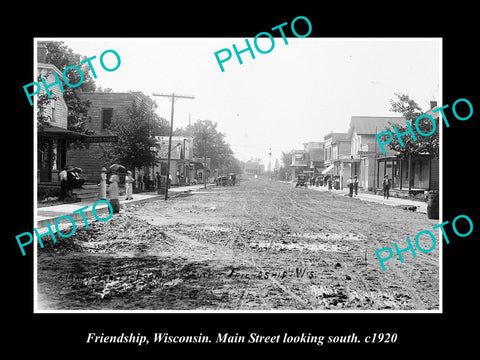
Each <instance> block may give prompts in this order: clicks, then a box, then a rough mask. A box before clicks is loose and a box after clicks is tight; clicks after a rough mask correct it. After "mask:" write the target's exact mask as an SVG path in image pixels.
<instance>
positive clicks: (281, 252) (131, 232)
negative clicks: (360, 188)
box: [38, 179, 439, 311]
mask: <svg viewBox="0 0 480 360" xmlns="http://www.w3.org/2000/svg"><path fill="white" fill-rule="evenodd" d="M434 224H435V222H434V221H432V220H428V219H427V217H426V215H425V214H420V213H412V212H407V211H405V210H402V209H398V208H394V207H388V206H386V205H381V204H374V203H367V202H362V201H360V200H356V199H351V198H347V197H342V196H338V195H335V194H332V193H329V192H317V191H309V190H308V189H300V188H294V187H292V186H290V185H288V184H283V183H277V182H273V181H267V180H262V179H257V180H254V179H251V180H244V181H242V182H241V183H240V185H239V186H235V187H212V188H208V189H206V190H205V191H199V192H196V193H195V194H193V195H191V196H187V197H181V198H176V199H172V200H169V201H163V200H157V201H152V202H149V203H145V204H142V205H138V206H137V205H134V204H132V205H129V206H128V207H127V208H126V209H124V210H122V213H121V214H120V215H116V216H115V217H114V218H113V219H112V220H110V221H108V222H106V223H94V224H92V226H91V229H78V230H77V234H75V235H74V236H72V237H71V238H69V239H64V240H61V241H62V242H65V241H69V242H70V243H69V245H68V246H67V245H62V244H60V243H59V244H56V245H54V246H51V247H47V248H45V249H43V250H41V251H39V254H38V291H39V299H40V300H41V304H40V303H39V307H40V308H41V307H43V308H59V309H113V310H115V309H123V310H125V309H132V310H134V309H139V310H141V309H149V310H207V309H208V310H266V311H267V310H380V309H381V310H389V309H393V310H413V309H415V310H426V309H437V308H438V304H439V280H438V276H439V275H438V274H439V272H438V249H435V250H434V251H432V252H430V253H427V254H423V253H422V254H420V255H418V257H417V258H416V259H414V258H413V257H412V256H408V254H405V258H406V261H405V263H404V264H401V263H400V262H399V261H398V259H397V260H393V259H392V260H391V261H389V263H388V265H387V270H386V271H385V272H383V271H382V270H381V268H380V266H379V264H378V261H377V259H376V257H375V250H377V249H379V248H382V247H384V246H391V244H392V243H393V242H397V243H401V241H402V240H403V241H404V239H405V237H406V236H414V235H415V234H417V233H418V232H419V231H421V230H425V229H429V228H431V227H432V225H434ZM65 244H66V243H65ZM62 249H63V250H62Z"/></svg>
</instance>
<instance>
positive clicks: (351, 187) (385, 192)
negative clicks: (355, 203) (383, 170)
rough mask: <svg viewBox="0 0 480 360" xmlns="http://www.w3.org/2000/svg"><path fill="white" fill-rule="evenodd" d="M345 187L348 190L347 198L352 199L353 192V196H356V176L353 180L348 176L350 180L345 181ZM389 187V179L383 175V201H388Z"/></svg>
mask: <svg viewBox="0 0 480 360" xmlns="http://www.w3.org/2000/svg"><path fill="white" fill-rule="evenodd" d="M347 185H348V188H349V193H348V196H350V197H352V196H353V193H354V192H355V196H358V177H357V175H355V176H354V177H353V179H352V177H351V176H350V179H348V180H347ZM390 187H391V182H390V179H389V178H388V175H385V176H384V177H383V182H382V188H383V198H384V199H388V198H389V197H390Z"/></svg>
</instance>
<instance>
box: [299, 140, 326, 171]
mask: <svg viewBox="0 0 480 360" xmlns="http://www.w3.org/2000/svg"><path fill="white" fill-rule="evenodd" d="M323 145H324V144H323V142H320V141H311V142H307V143H304V144H303V148H304V150H305V153H306V155H307V156H306V158H307V169H308V170H307V171H308V173H309V174H311V176H313V177H317V176H319V175H320V174H321V172H322V171H323V169H324V156H323Z"/></svg>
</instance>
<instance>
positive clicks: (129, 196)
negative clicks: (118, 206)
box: [125, 170, 135, 200]
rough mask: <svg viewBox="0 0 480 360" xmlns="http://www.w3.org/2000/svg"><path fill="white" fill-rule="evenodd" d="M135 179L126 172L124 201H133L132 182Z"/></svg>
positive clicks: (130, 173)
mask: <svg viewBox="0 0 480 360" xmlns="http://www.w3.org/2000/svg"><path fill="white" fill-rule="evenodd" d="M134 181H135V178H134V177H133V176H132V172H131V171H130V170H129V171H127V176H125V200H133V195H132V194H133V191H132V190H133V189H132V188H133V182H134Z"/></svg>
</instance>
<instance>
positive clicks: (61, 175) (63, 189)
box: [58, 166, 67, 200]
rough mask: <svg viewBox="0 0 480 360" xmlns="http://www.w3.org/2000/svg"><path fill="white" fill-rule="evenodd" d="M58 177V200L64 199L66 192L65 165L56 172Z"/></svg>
mask: <svg viewBox="0 0 480 360" xmlns="http://www.w3.org/2000/svg"><path fill="white" fill-rule="evenodd" d="M58 177H59V178H60V200H64V199H65V196H66V194H67V167H66V166H65V167H64V168H63V170H62V171H60V173H59V174H58Z"/></svg>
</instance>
